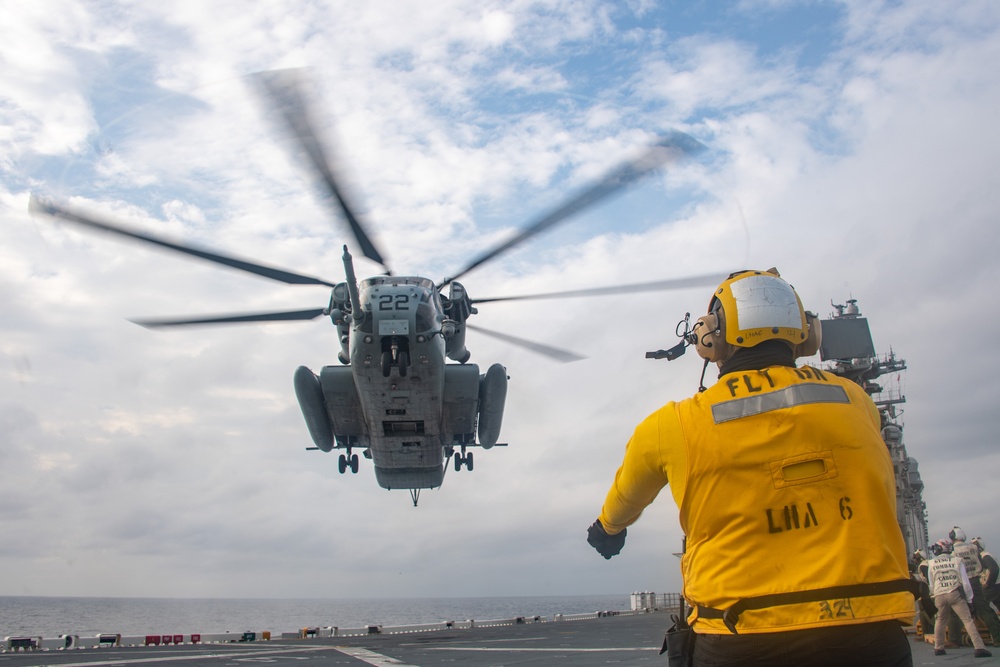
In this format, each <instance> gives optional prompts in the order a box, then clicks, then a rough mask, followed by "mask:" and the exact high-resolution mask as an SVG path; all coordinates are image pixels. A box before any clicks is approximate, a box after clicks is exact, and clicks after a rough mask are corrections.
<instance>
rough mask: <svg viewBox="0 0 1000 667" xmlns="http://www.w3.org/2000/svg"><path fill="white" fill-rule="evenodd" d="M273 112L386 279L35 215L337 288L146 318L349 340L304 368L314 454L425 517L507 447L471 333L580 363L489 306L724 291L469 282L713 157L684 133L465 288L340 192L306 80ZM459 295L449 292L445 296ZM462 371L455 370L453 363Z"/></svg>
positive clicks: (276, 91)
mask: <svg viewBox="0 0 1000 667" xmlns="http://www.w3.org/2000/svg"><path fill="white" fill-rule="evenodd" d="M256 79H257V81H258V83H259V86H260V89H261V92H262V93H263V96H264V99H265V101H267V102H268V103H269V105H270V106H271V107H272V108H273V109H275V110H276V111H277V112H278V113H277V115H278V116H279V117H280V118H282V120H283V123H284V124H285V125H286V126H287V129H288V130H289V131H290V134H291V135H293V136H294V137H296V140H297V142H298V145H299V147H300V148H301V149H302V151H303V152H304V153H305V155H306V156H307V158H308V162H309V163H310V164H311V168H312V170H313V171H315V173H316V174H317V175H318V180H319V182H320V184H321V186H322V189H323V190H324V191H325V193H326V195H328V198H329V200H331V201H332V202H335V213H336V214H338V215H340V216H343V218H344V219H345V220H346V221H347V223H348V225H349V226H350V229H351V232H352V235H353V237H354V240H355V242H356V243H357V247H358V249H359V250H360V251H361V253H362V254H363V255H364V256H365V257H367V258H368V259H370V260H372V261H374V262H377V263H378V264H380V265H381V266H382V267H383V268H384V269H385V274H384V275H377V276H373V277H370V278H366V279H363V280H361V281H360V282H359V281H358V279H357V277H356V275H355V270H354V263H353V257H352V255H351V254H350V252H349V251H348V246H347V245H344V247H343V248H344V253H343V263H344V272H345V280H343V281H340V282H337V283H334V282H330V281H327V280H324V279H321V278H314V277H311V276H307V275H303V274H299V273H294V272H291V271H286V270H283V269H279V268H275V267H270V266H267V265H264V264H260V263H256V262H252V261H248V260H244V259H239V258H236V257H234V256H231V255H225V254H222V253H217V252H214V251H209V250H206V249H201V248H196V247H194V246H191V245H188V244H184V243H177V242H172V241H168V240H166V239H163V238H160V237H158V236H154V235H152V234H149V233H145V232H140V231H137V230H134V229H129V228H128V227H127V226H124V225H122V224H119V223H117V222H112V221H109V220H106V219H101V218H99V217H97V216H95V215H92V214H89V213H85V212H83V211H80V210H75V209H73V208H70V207H68V206H66V205H62V204H57V203H55V202H52V201H48V200H44V199H42V198H39V197H36V196H34V195H33V196H32V198H31V201H30V210H31V211H32V212H36V213H44V214H47V215H49V216H52V217H54V218H57V219H60V220H65V221H68V222H72V223H75V224H78V225H81V226H83V227H86V228H89V229H96V230H100V231H104V232H110V233H113V234H116V235H119V236H123V237H125V238H127V239H131V240H135V241H141V242H143V243H147V244H152V245H155V246H158V247H160V248H165V249H168V250H172V251H176V252H180V253H183V254H186V255H188V256H193V257H197V258H200V259H203V260H206V261H210V262H214V263H217V264H222V265H225V266H229V267H231V268H235V269H239V270H242V271H246V272H249V273H253V274H256V275H259V276H263V277H265V278H270V279H272V280H277V281H281V282H284V283H288V284H298V285H324V286H327V287H330V288H331V289H332V291H331V295H330V300H329V303H328V304H327V305H326V306H324V307H320V308H311V309H305V310H294V311H282V312H270V313H243V314H231V315H211V316H202V317H187V318H177V319H145V320H132V321H133V322H135V323H136V324H140V325H142V326H145V327H150V328H159V327H177V326H191V325H205V324H228V323H245V322H265V321H295V320H312V319H315V318H318V317H320V316H327V317H329V318H330V320H331V321H332V323H333V325H334V326H335V327H336V329H337V335H338V338H339V342H340V347H341V349H340V352H339V353H338V355H337V359H338V361H339V362H340V365H329V366H324V367H323V368H322V369H321V370H320V372H319V373H318V374H317V373H314V372H313V371H312V370H310V369H309V368H307V367H306V366H300V367H299V368H298V369H297V370H296V371H295V375H294V387H295V393H296V397H297V399H298V403H299V406H300V408H301V410H302V415H303V417H304V419H305V422H306V426H307V428H308V431H309V435H310V436H311V438H312V441H313V443H314V446H312V447H308V448H307V449H313V450H320V451H323V452H332V451H333V450H342V453H341V454H340V458H339V471H340V472H341V473H346V472H347V471H348V470H350V471H351V472H352V473H357V472H358V469H359V459H358V454H357V453H356V452H358V451H360V452H362V453H363V456H364V457H365V458H367V459H371V460H372V462H373V464H374V469H375V479H376V481H377V482H378V484H379V486H381V487H383V488H385V489H408V490H409V491H410V495H411V499H412V500H413V504H414V506H416V505H417V502H418V500H419V496H420V491H421V490H422V489H428V488H437V487H440V486H441V485H442V483H443V480H444V475H445V471H446V470H447V467H448V462H449V461H448V459H452V458H453V459H454V468H455V470H456V472H457V471H460V470H461V469H462V468H463V467H465V468H466V469H467V470H469V471H471V470H472V469H473V466H474V461H473V454H472V452H471V451H469V449H470V448H473V447H482V448H483V449H490V448H491V447H494V446H503V443H500V442H499V438H500V428H501V423H502V420H503V413H504V405H505V401H506V395H507V379H508V378H507V372H506V369H505V368H504V366H503V365H501V364H499V363H494V364H492V365H491V366H490V367H489V368H488V369H486V371H485V372H484V373H480V369H479V367H478V366H477V365H476V364H473V363H469V359H470V357H471V353H470V352H469V350H468V349H467V348H466V343H465V339H466V333H467V331H468V330H474V331H477V332H480V333H483V334H485V335H490V336H494V337H497V338H500V339H501V340H504V341H506V342H508V343H511V344H514V345H519V346H522V347H525V348H528V349H530V350H532V351H534V352H537V353H540V354H544V355H546V356H549V357H551V358H554V359H556V360H559V361H563V362H566V361H573V360H576V359H580V358H582V357H579V356H577V355H575V354H573V353H572V352H569V351H567V350H563V349H559V348H555V347H551V346H547V345H543V344H541V343H536V342H533V341H527V340H524V339H521V338H517V337H514V336H510V335H507V334H501V333H498V332H492V331H489V330H485V329H482V328H480V327H475V326H473V325H471V324H468V322H467V320H468V319H469V317H470V316H472V315H474V314H476V313H477V312H478V311H477V308H476V304H479V303H487V302H496V301H505V300H517V299H541V298H561V297H571V296H588V295H601V294H616V293H630V292H640V291H651V290H662V289H677V288H683V287H691V286H700V285H709V284H711V285H714V284H717V283H718V281H719V280H720V277H719V276H718V275H714V274H713V275H707V276H696V277H690V278H681V279H672V280H663V281H656V282H649V283H641V284H634V285H616V286H605V287H598V288H594V289H583V290H573V291H568V292H554V293H547V294H534V295H522V296H513V297H492V298H485V299H478V300H476V299H472V298H470V297H469V294H468V292H467V291H466V289H465V287H464V286H463V285H462V284H461V283H459V282H457V279H458V278H460V277H463V276H464V275H466V274H467V273H469V272H470V271H472V270H473V269H475V268H477V267H479V266H480V265H482V264H484V263H486V262H488V261H491V260H493V259H495V258H496V257H498V256H499V255H501V254H502V253H504V252H507V251H508V250H510V249H511V248H513V247H515V246H517V245H519V244H521V243H523V242H524V241H526V240H528V239H529V238H531V237H533V236H535V235H536V234H538V233H540V232H542V231H544V230H546V229H548V228H550V227H552V226H554V225H556V224H557V223H560V222H562V221H564V220H566V219H568V218H569V217H570V216H572V215H575V214H577V213H579V212H580V211H582V210H583V209H584V208H586V207H588V206H591V205H593V204H595V203H597V202H599V201H601V200H602V199H605V198H606V197H608V196H609V195H612V194H614V193H615V192H619V191H621V190H622V188H624V187H625V186H626V185H628V184H630V183H632V182H635V181H637V180H638V179H640V178H642V177H644V176H646V175H648V174H650V173H652V172H654V171H656V170H657V169H659V168H661V167H662V166H663V165H664V164H666V163H668V162H671V161H677V160H679V159H682V158H685V157H688V156H691V155H693V154H695V153H697V152H699V151H700V150H702V149H703V148H704V147H703V146H702V145H701V144H700V143H699V142H698V141H696V140H695V139H693V138H691V137H690V136H688V135H686V134H683V133H671V134H668V135H665V136H664V137H662V138H661V139H660V140H659V141H658V142H656V143H655V144H653V145H652V146H651V147H650V148H649V149H647V150H646V151H645V153H644V154H642V155H641V156H640V157H639V158H637V159H634V160H631V161H629V162H627V163H625V164H623V165H621V166H619V167H618V168H617V169H614V170H613V171H611V172H610V173H609V174H608V175H606V176H605V177H604V178H602V179H601V180H599V181H598V182H597V183H595V184H593V185H591V186H590V187H589V188H586V189H584V190H583V191H582V192H580V193H579V194H577V195H576V196H574V197H572V198H571V199H569V200H568V201H566V202H565V203H564V204H563V205H562V206H559V207H558V208H556V209H554V210H553V211H551V212H550V213H548V214H547V215H545V216H543V217H541V218H539V219H538V220H537V221H535V222H533V223H532V224H529V225H527V226H526V227H524V228H523V229H522V230H521V231H520V232H519V233H518V234H517V235H515V236H514V237H513V238H511V239H509V240H508V241H506V242H504V243H502V244H500V245H498V246H497V247H495V248H492V249H490V250H488V251H486V252H484V253H482V254H481V255H480V256H478V257H477V258H475V259H474V260H473V261H471V262H470V263H469V264H467V265H466V266H465V267H464V268H462V269H461V270H459V271H458V272H457V273H455V274H454V275H453V276H451V277H449V278H446V279H444V280H442V281H441V282H439V283H435V282H434V281H433V280H430V279H428V278H424V277H420V276H395V275H393V274H392V271H391V270H390V268H389V266H388V264H387V262H386V260H385V259H384V257H383V255H382V253H381V252H379V250H378V249H377V248H376V247H375V244H374V243H373V242H372V240H371V238H370V237H369V235H368V233H367V231H366V227H365V225H363V224H362V223H361V221H359V219H358V217H357V216H356V215H355V214H354V212H353V208H352V207H351V206H350V205H349V204H348V202H347V201H346V199H345V197H344V194H343V191H342V189H341V188H340V187H339V186H338V184H337V182H336V180H335V177H334V172H333V169H332V168H331V163H330V161H329V160H328V158H327V151H326V150H325V149H324V146H323V145H322V144H321V142H320V141H319V140H318V138H317V133H316V131H315V129H314V127H315V124H314V122H313V120H312V117H311V115H310V109H309V107H308V106H307V104H306V102H305V97H304V95H303V94H302V91H301V87H300V84H299V83H298V80H297V78H296V76H295V74H294V71H289V70H284V71H278V72H265V73H261V74H258V75H256ZM446 288H447V294H445V290H446ZM449 360H450V361H451V362H454V363H448V361H449Z"/></svg>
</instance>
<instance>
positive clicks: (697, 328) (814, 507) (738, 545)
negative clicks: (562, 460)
mask: <svg viewBox="0 0 1000 667" xmlns="http://www.w3.org/2000/svg"><path fill="white" fill-rule="evenodd" d="M708 310H709V313H708V315H706V316H703V317H701V318H699V320H698V322H696V323H695V325H694V326H693V328H692V330H691V339H692V340H691V342H692V343H693V344H694V345H696V349H697V350H698V353H699V355H701V356H702V358H704V359H705V362H706V366H707V365H708V363H716V364H717V365H718V367H719V379H718V382H717V383H715V384H714V385H712V386H711V387H708V388H707V389H704V391H702V392H700V393H698V394H696V395H694V396H693V397H691V398H688V399H686V400H683V401H680V402H670V403H667V404H666V405H665V406H663V407H662V408H660V409H659V410H657V411H656V412H654V413H653V414H652V415H650V416H649V417H648V418H647V419H646V420H645V421H643V422H642V423H641V424H639V426H638V427H637V428H636V430H635V432H634V434H633V435H632V438H631V440H630V441H629V443H628V445H627V447H626V451H625V457H624V461H623V462H622V464H621V467H620V468H619V469H618V472H617V473H616V475H615V479H614V483H613V484H612V486H611V489H610V491H609V492H608V494H607V498H606V499H605V502H604V506H603V508H602V510H601V513H600V516H599V518H598V520H597V521H595V522H594V524H593V525H592V526H591V527H590V529H589V531H588V542H589V543H590V544H591V545H592V546H594V547H595V548H596V549H597V550H598V552H600V553H601V555H603V556H604V557H605V558H611V557H612V556H613V555H615V554H617V553H619V552H620V550H621V548H622V546H623V545H624V542H625V535H626V527H627V526H629V525H631V524H632V523H634V522H635V521H636V520H637V519H638V518H639V515H640V514H641V512H642V511H643V509H644V508H645V507H646V506H647V505H649V504H650V503H651V502H652V501H653V500H654V499H655V498H656V496H657V494H658V493H659V492H660V490H661V489H662V488H663V487H664V486H665V485H666V484H667V483H668V482H669V484H670V488H671V491H672V494H673V497H674V501H675V502H676V504H677V507H678V509H679V518H680V524H681V528H682V529H683V531H684V533H685V535H686V536H687V537H686V552H685V554H684V556H683V558H682V561H681V570H682V574H683V577H684V597H685V599H686V600H687V601H688V603H689V604H690V605H691V606H692V608H693V610H692V612H691V614H690V616H689V618H688V620H689V621H690V623H691V625H692V627H693V629H694V631H695V637H696V640H695V642H694V649H693V662H692V664H694V665H708V664H712V665H730V664H732V665H736V664H739V665H813V666H822V665H831V666H833V665H836V666H838V667H840V666H842V665H845V664H850V665H852V667H862V666H865V665H872V666H875V665H878V666H879V667H886V666H900V667H902V666H906V665H912V657H911V654H910V645H909V642H908V641H907V640H906V637H905V635H904V633H903V630H902V624H910V623H912V621H913V599H914V597H913V589H914V588H915V584H916V582H914V581H913V580H912V579H910V577H909V573H908V571H907V554H906V547H905V544H904V542H903V537H902V534H901V532H900V529H899V525H898V524H897V522H896V489H895V483H894V475H893V467H892V461H891V460H890V458H889V452H888V449H887V447H886V445H885V442H884V441H883V440H882V437H881V434H880V429H881V423H880V418H879V413H878V409H877V408H876V407H875V404H874V403H873V402H872V400H871V399H870V398H869V396H868V395H867V394H866V393H865V392H864V390H863V389H862V388H861V387H860V386H859V385H857V384H855V383H853V382H850V381H849V380H845V379H843V378H839V377H837V376H835V375H833V374H831V373H828V372H824V371H822V370H819V369H816V368H810V367H808V366H806V367H802V368H797V367H796V364H795V359H796V358H797V357H804V356H811V355H813V354H815V353H816V351H817V349H818V347H819V342H820V327H819V320H818V319H817V318H816V316H814V315H812V313H806V312H805V311H804V310H803V308H802V303H801V301H800V300H799V297H798V295H797V294H796V293H795V290H794V289H793V288H792V286H791V285H789V284H788V283H787V282H785V280H783V279H782V278H781V277H780V276H779V275H778V272H777V271H776V270H775V269H771V270H769V271H744V272H740V273H735V274H733V275H731V276H730V277H729V278H728V279H727V280H726V281H724V282H723V283H722V284H721V285H720V286H719V287H718V289H717V290H716V291H715V293H714V294H713V296H712V299H711V302H710V303H709V309H708Z"/></svg>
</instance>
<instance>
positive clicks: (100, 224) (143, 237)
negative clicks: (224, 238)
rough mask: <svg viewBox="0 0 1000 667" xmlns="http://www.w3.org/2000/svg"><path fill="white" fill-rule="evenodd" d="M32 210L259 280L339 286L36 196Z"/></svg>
mask: <svg viewBox="0 0 1000 667" xmlns="http://www.w3.org/2000/svg"><path fill="white" fill-rule="evenodd" d="M28 210H30V211H31V212H32V213H44V214H46V215H50V216H52V217H53V218H59V219H60V220H67V221H69V222H74V223H76V224H78V225H83V226H84V227H90V228H92V229H98V230H101V231H104V232H110V233H112V234H118V235H120V236H124V237H126V238H130V239H135V240H137V241H143V242H145V243H151V244H153V245H157V246H160V247H161V248H167V249H168V250H175V251H177V252H180V253H184V254H186V255H192V256H194V257H198V258H200V259H204V260H208V261H209V262H215V263H216V264H223V265H225V266H229V267H232V268H234V269H239V270H241V271H247V272H249V273H254V274H256V275H258V276H263V277H265V278H270V279H271V280H277V281H280V282H283V283H288V284H291V285H326V286H327V287H334V286H335V283H330V282H327V281H325V280H321V279H320V278H313V277H312V276H306V275H302V274H300V273H292V272H291V271H284V270H282V269H276V268H274V267H270V266H264V265H263V264H255V263H254V262H249V261H247V260H244V259H237V258H235V257H230V256H227V255H221V254H218V253H214V252H209V251H207V250H199V249H197V248H194V247H192V246H189V245H183V244H179V243H171V242H170V241H166V240H164V239H161V238H159V237H156V236H153V235H152V234H146V233H143V232H137V231H131V230H129V229H126V228H125V227H124V226H121V225H119V224H117V223H112V222H109V221H107V220H101V219H99V218H97V217H96V216H92V215H90V214H84V213H82V212H80V211H75V210H73V209H70V208H68V207H66V206H59V205H57V204H54V203H52V202H48V201H43V200H42V199H39V198H38V197H36V196H35V195H31V199H30V201H29V203H28Z"/></svg>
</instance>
